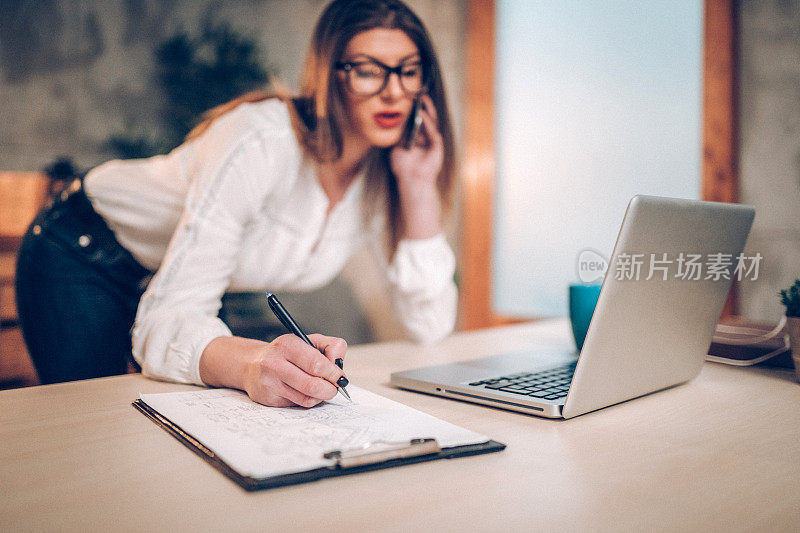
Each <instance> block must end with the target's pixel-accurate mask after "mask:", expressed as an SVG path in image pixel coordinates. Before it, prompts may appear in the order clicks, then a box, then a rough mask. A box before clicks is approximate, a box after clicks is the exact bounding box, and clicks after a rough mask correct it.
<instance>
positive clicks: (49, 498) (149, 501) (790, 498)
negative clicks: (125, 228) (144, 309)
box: [0, 322, 800, 533]
mask: <svg viewBox="0 0 800 533" xmlns="http://www.w3.org/2000/svg"><path fill="white" fill-rule="evenodd" d="M568 338H569V333H568V329H567V326H566V323H565V322H548V323H539V324H536V325H530V324H523V325H516V326H510V327H505V328H502V329H496V330H485V331H479V332H474V333H468V334H459V335H455V336H453V337H451V338H450V339H447V340H446V341H445V342H443V343H441V344H440V345H437V346H429V347H419V346H415V345H410V344H405V343H387V344H374V345H365V346H360V347H354V348H352V349H351V351H350V354H349V356H348V360H347V370H348V376H349V377H350V379H351V380H352V381H353V382H354V383H356V384H358V385H359V386H362V387H365V388H367V389H369V390H372V391H374V392H377V393H380V394H383V395H385V396H387V397H389V398H392V399H394V400H397V401H401V402H404V403H406V404H408V405H411V406H413V407H415V408H417V409H420V410H422V411H425V412H428V413H430V414H432V415H434V416H437V417H440V418H443V419H446V420H449V421H451V422H454V423H456V424H459V425H462V426H464V427H467V428H470V429H473V430H475V431H479V432H481V433H484V434H487V435H490V436H492V437H493V438H495V439H496V440H499V441H501V442H505V443H507V444H508V448H507V449H506V450H505V451H503V452H500V453H495V454H489V455H484V456H476V457H468V458H462V459H455V460H452V461H436V462H433V463H427V464H420V465H413V466H406V467H402V468H394V469H391V470H383V471H378V472H372V473H367V474H360V475H355V476H348V477H342V478H336V479H328V480H323V481H319V482H315V483H311V484H306V485H298V486H293V487H285V488H279V489H274V490H267V491H261V492H257V493H247V492H245V491H243V490H242V489H240V488H239V487H238V486H237V485H235V484H234V483H233V482H231V481H230V480H228V479H227V478H225V477H224V476H222V475H221V474H220V473H219V472H217V471H216V470H214V469H213V468H211V467H210V466H209V465H208V464H206V463H205V462H204V461H203V460H201V459H200V458H199V457H197V456H195V455H194V454H192V453H191V452H189V450H187V449H186V448H185V447H184V446H183V445H182V444H180V443H179V442H178V441H176V440H175V439H173V438H172V437H171V436H169V435H168V434H167V433H166V432H165V431H163V430H162V429H160V428H158V427H157V426H156V425H155V424H153V423H152V422H151V421H149V420H148V419H146V418H145V417H144V416H142V415H141V414H140V413H138V412H137V411H136V410H135V409H134V408H133V407H131V405H130V402H131V401H132V400H134V399H135V398H136V397H137V395H138V394H139V393H140V392H161V391H174V390H183V389H188V388H189V387H187V386H182V385H174V384H168V383H159V382H155V381H150V380H147V379H145V378H143V377H141V376H139V375H127V376H120V377H114V378H105V379H97V380H88V381H83V382H74V383H67V384H60V385H50V386H41V387H34V388H29V389H19V390H10V391H2V392H0V486H2V487H3V490H2V498H0V524H2V529H4V530H7V531H19V530H26V531H27V530H81V531H85V530H105V529H114V530H120V529H121V530H141V531H149V530H157V531H180V530H240V529H243V530H259V531H321V530H325V531H347V532H351V533H352V532H356V531H363V530H365V529H366V530H388V531H416V530H422V529H425V530H444V531H454V530H466V531H475V530H480V531H498V530H509V531H510V530H517V531H528V530H533V529H536V530H540V529H544V530H564V529H567V530H575V529H580V530H586V529H591V530H612V529H613V530H636V531H650V530H664V529H668V530H684V531H685V530H705V529H713V530H752V529H769V530H790V529H792V530H797V529H798V528H800V385H798V383H796V382H795V380H794V377H793V374H792V373H791V372H789V371H780V370H777V371H773V370H765V369H752V368H751V369H743V368H733V367H727V366H723V365H718V364H707V365H705V367H704V368H703V370H702V372H701V374H700V376H699V377H698V378H697V379H695V380H694V381H692V382H690V383H689V384H687V385H683V386H680V387H676V388H673V389H670V390H668V391H664V392H660V393H657V394H654V395H650V396H647V397H645V398H641V399H638V400H636V401H632V402H627V403H625V404H621V405H618V406H615V407H611V408H608V409H604V410H602V411H598V412H595V413H590V414H588V415H584V416H581V417H578V418H575V419H573V420H569V421H554V420H545V419H540V418H534V417H531V416H526V415H523V414H517V413H511V412H505V411H500V410H496V409H493V408H490V407H482V406H477V405H471V404H466V403H461V402H456V401H451V400H446V399H440V398H435V397H432V396H425V395H421V394H416V393H412V392H407V391H402V390H398V389H393V388H391V387H390V386H389V385H388V377H389V373H390V372H392V371H394V370H398V369H405V368H409V367H413V366H417V365H423V364H426V363H433V362H443V361H450V360H457V359H466V358H471V357H475V356H481V355H486V354H490V353H495V352H496V351H497V350H498V347H500V346H502V347H503V348H504V349H509V350H514V349H520V348H525V347H528V346H532V345H534V344H539V345H543V346H551V347H552V346H568V343H567V339H568Z"/></svg>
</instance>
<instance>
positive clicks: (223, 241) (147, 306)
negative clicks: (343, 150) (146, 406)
mask: <svg viewBox="0 0 800 533" xmlns="http://www.w3.org/2000/svg"><path fill="white" fill-rule="evenodd" d="M231 115H232V116H231V117H228V116H224V117H222V118H220V119H218V121H217V122H218V123H215V124H214V125H212V127H211V129H209V130H208V131H207V132H206V133H205V134H204V135H203V136H202V137H200V138H199V139H197V140H195V141H194V143H195V146H194V147H193V149H194V150H195V151H196V153H197V154H198V155H197V157H196V160H197V162H196V164H194V165H193V167H191V168H190V171H191V172H194V173H195V175H194V178H193V180H192V184H191V186H190V188H189V192H188V195H187V199H186V204H185V206H184V211H183V213H182V215H181V217H180V220H179V222H178V225H177V228H176V230H175V233H174V234H173V236H172V239H171V241H170V244H169V247H168V248H167V252H166V255H165V257H164V260H163V261H162V263H161V266H160V267H159V269H158V271H157V273H156V275H155V276H154V277H153V279H152V280H151V282H150V284H149V286H148V288H147V291H146V292H145V293H144V295H143V296H142V300H141V302H140V303H139V308H138V311H137V315H136V321H135V323H134V327H133V330H132V340H133V355H134V358H135V359H136V360H137V362H138V363H139V364H140V365H141V367H142V373H143V374H144V375H145V376H148V377H152V378H156V379H162V380H168V381H177V382H183V383H195V384H203V383H202V380H201V379H200V371H199V366H200V356H201V355H202V353H203V350H205V348H206V346H207V345H208V343H209V342H211V341H212V340H213V339H214V338H216V337H220V336H228V335H230V334H231V332H230V330H229V329H228V327H227V326H226V325H225V324H224V323H223V322H222V321H221V320H220V319H219V318H218V313H219V310H220V307H221V298H222V295H223V294H224V292H225V290H226V289H227V288H228V286H229V284H230V279H231V276H232V274H233V272H234V270H235V268H236V266H237V256H238V254H239V252H240V247H241V241H242V238H243V235H244V231H245V229H246V227H247V225H248V223H249V222H250V221H251V220H252V218H253V217H254V216H255V215H256V213H257V212H258V209H259V206H260V203H261V201H262V200H263V198H264V196H265V194H266V191H267V190H268V189H269V183H265V180H266V182H270V181H273V182H274V181H276V179H277V176H276V174H279V173H280V169H277V168H275V166H276V165H275V161H274V159H275V158H276V157H275V154H276V153H280V152H281V150H283V151H285V150H286V145H287V143H286V142H281V139H270V138H269V137H268V136H266V137H265V135H263V134H259V132H257V131H256V132H252V133H251V134H247V135H242V133H241V132H242V129H243V128H242V125H241V123H238V124H237V120H241V114H238V113H236V112H233V113H231ZM237 115H238V116H239V118H238V119H237ZM270 142H272V143H273V144H272V145H270Z"/></svg>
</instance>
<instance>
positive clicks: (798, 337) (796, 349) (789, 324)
mask: <svg viewBox="0 0 800 533" xmlns="http://www.w3.org/2000/svg"><path fill="white" fill-rule="evenodd" d="M786 331H787V332H788V333H789V341H790V342H791V344H792V359H793V360H794V372H795V375H796V376H797V381H800V317H797V316H787V317H786Z"/></svg>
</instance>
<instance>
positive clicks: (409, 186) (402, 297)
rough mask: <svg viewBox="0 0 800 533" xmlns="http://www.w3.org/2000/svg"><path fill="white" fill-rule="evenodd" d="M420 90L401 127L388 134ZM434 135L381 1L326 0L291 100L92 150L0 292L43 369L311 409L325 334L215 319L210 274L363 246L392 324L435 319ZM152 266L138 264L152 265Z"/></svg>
mask: <svg viewBox="0 0 800 533" xmlns="http://www.w3.org/2000/svg"><path fill="white" fill-rule="evenodd" d="M415 102H419V104H420V105H419V114H420V116H421V119H422V126H421V129H420V133H419V134H418V135H417V136H416V137H415V138H414V139H413V140H412V141H411V143H410V145H409V144H406V143H405V142H401V141H402V140H403V139H402V138H403V134H404V131H405V130H406V125H407V124H408V123H409V121H413V118H414V117H413V116H412V109H414V108H415ZM452 166H453V143H452V134H451V129H450V121H449V117H448V112H447V105H446V102H445V96H444V89H443V85H442V79H441V76H440V73H439V65H438V61H437V59H436V54H435V52H434V50H433V47H432V44H431V42H430V39H429V37H428V34H427V32H426V30H425V29H424V27H423V25H422V23H421V22H420V20H419V19H418V18H417V17H416V15H414V13H412V12H411V10H410V9H409V8H408V7H407V6H405V5H404V4H403V3H402V2H400V1H399V0H335V1H334V2H333V3H331V4H330V5H329V6H328V7H327V8H326V9H325V11H324V12H323V14H322V16H321V18H320V20H319V22H318V24H317V26H316V29H315V31H314V35H313V39H312V42H311V47H310V51H309V54H308V57H307V61H306V64H305V70H304V74H303V77H302V81H301V90H300V95H299V96H298V97H296V98H287V97H280V96H275V95H272V94H268V93H253V94H249V95H246V96H244V97H242V98H240V99H238V100H235V101H233V102H230V103H228V104H225V105H223V106H221V107H219V108H217V109H214V110H212V111H211V112H210V113H209V115H208V117H207V119H206V120H205V122H203V123H201V124H200V125H199V126H198V127H197V128H196V129H195V130H194V131H193V132H192V133H190V134H189V136H188V138H187V141H186V142H185V143H184V144H183V145H181V146H179V147H178V148H176V149H175V150H173V151H172V152H171V153H169V154H167V155H163V156H157V157H153V158H150V159H143V160H128V161H119V160H117V161H110V162H108V163H105V164H103V165H101V166H99V167H97V168H95V169H93V170H92V171H90V172H89V173H88V175H87V176H86V178H85V180H84V182H83V184H81V183H80V182H76V183H75V184H73V186H72V187H71V188H69V189H68V190H66V191H64V193H62V195H61V196H60V197H59V198H57V199H56V200H55V201H54V203H53V204H52V205H51V206H49V207H48V208H46V209H45V210H43V211H42V213H40V214H39V215H38V217H37V218H36V220H35V221H34V222H33V224H32V225H31V228H30V229H29V231H28V233H27V235H26V236H25V239H24V242H23V245H22V248H21V250H20V256H19V261H18V267H17V268H18V271H17V295H18V307H19V316H20V321H21V324H22V329H23V333H24V335H25V340H26V342H27V344H28V348H29V350H30V353H31V355H32V357H33V361H34V363H35V365H36V368H37V371H38V372H39V376H40V378H41V380H42V381H43V382H44V383H50V382H56V381H64V380H70V379H81V378H88V377H95V376H102V375H111V374H118V373H122V372H124V370H125V367H126V364H127V359H128V356H129V354H131V351H132V353H133V356H134V358H135V360H136V361H137V362H138V364H139V365H140V366H141V369H142V372H143V373H144V375H146V376H150V377H153V378H157V379H165V380H174V381H179V382H186V383H197V384H206V385H211V386H223V387H231V388H237V389H242V390H244V391H246V392H247V393H248V394H249V395H250V397H251V398H252V399H253V400H255V401H257V402H260V403H263V404H267V405H274V406H285V405H302V406H311V405H315V404H317V403H319V402H320V401H322V400H326V399H330V398H332V397H333V396H334V395H335V394H336V388H335V387H334V385H332V384H331V383H335V382H336V381H337V380H338V379H339V378H340V377H341V376H342V370H341V369H339V367H337V366H336V365H334V364H333V362H332V361H334V360H335V359H336V358H339V357H344V355H345V352H346V349H347V348H346V344H345V342H344V341H343V340H342V339H339V338H334V337H327V336H323V335H310V338H311V340H312V342H313V343H314V344H315V346H316V347H317V348H318V349H317V350H315V349H313V348H311V347H309V346H307V345H306V344H304V343H303V342H302V341H301V340H300V339H299V338H296V337H295V336H292V335H284V336H281V337H278V338H277V339H275V340H274V341H273V342H271V343H267V342H262V341H258V340H251V339H244V338H239V337H234V336H232V335H231V333H230V330H229V329H228V328H227V326H226V325H225V324H224V323H223V322H222V321H221V320H220V319H219V318H218V313H219V310H220V306H221V303H220V302H221V297H222V295H223V293H225V291H226V290H249V291H255V290H265V289H267V290H270V291H281V290H293V291H296V290H310V289H313V288H316V287H320V286H322V285H324V284H325V283H327V282H329V281H330V280H331V279H333V277H334V276H336V274H337V273H338V272H339V271H340V270H341V268H342V267H343V265H344V264H345V262H346V261H347V259H348V258H349V256H350V255H351V253H352V252H353V251H355V249H356V248H357V247H358V246H359V245H360V243H361V242H363V241H364V240H367V241H369V242H370V243H371V244H372V247H373V249H374V250H375V251H376V257H377V258H378V260H379V261H380V263H381V266H382V268H383V271H384V272H385V274H386V279H387V282H388V284H389V287H390V289H391V291H390V292H391V298H392V304H393V307H394V309H395V311H396V312H397V314H398V316H399V318H400V319H401V321H402V323H403V324H404V325H405V327H406V329H407V330H408V332H409V334H410V336H412V337H414V338H416V339H420V340H422V339H425V340H435V339H438V338H441V337H443V336H444V335H446V334H447V333H449V332H450V331H451V330H452V328H453V325H454V321H455V311H456V288H455V285H454V283H453V272H454V268H455V260H454V256H453V253H452V251H451V249H450V248H449V246H448V245H447V243H446V241H445V238H444V236H443V235H442V232H441V225H440V223H441V218H442V212H443V210H444V208H445V207H446V206H447V204H448V195H449V192H450V189H451V179H452ZM153 272H155V275H153Z"/></svg>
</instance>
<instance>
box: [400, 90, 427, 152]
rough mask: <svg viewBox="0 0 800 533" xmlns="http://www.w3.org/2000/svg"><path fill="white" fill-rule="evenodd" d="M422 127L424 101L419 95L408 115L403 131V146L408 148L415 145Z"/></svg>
mask: <svg viewBox="0 0 800 533" xmlns="http://www.w3.org/2000/svg"><path fill="white" fill-rule="evenodd" d="M421 128H422V101H421V100H420V98H419V96H418V97H416V98H414V104H413V106H412V107H411V113H410V114H409V116H408V122H407V123H406V127H405V130H404V132H403V139H402V142H401V144H402V146H403V148H405V149H406V150H408V149H409V148H411V147H412V146H413V145H414V141H416V139H417V135H419V130H420V129H421Z"/></svg>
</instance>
